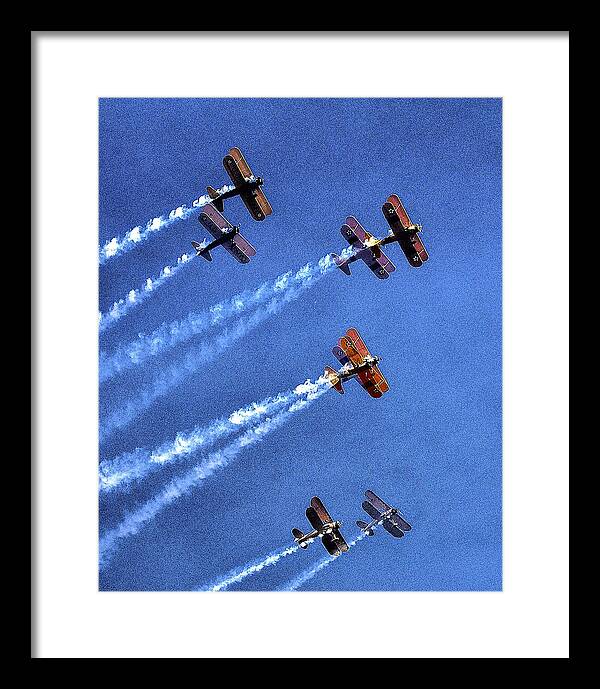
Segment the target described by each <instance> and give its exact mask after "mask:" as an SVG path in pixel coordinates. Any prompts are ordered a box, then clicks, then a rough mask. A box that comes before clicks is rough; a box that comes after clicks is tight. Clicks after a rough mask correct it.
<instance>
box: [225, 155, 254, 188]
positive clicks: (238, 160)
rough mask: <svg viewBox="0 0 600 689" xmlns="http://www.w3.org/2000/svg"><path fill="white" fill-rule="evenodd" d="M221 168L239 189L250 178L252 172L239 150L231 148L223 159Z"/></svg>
mask: <svg viewBox="0 0 600 689" xmlns="http://www.w3.org/2000/svg"><path fill="white" fill-rule="evenodd" d="M223 167H224V168H225V172H227V174H228V175H229V177H231V181H232V182H233V183H234V184H235V186H236V187H241V186H242V185H243V184H244V183H245V182H247V181H248V180H249V179H250V178H251V177H252V170H251V169H250V166H249V165H248V163H247V162H246V159H245V158H244V156H243V155H242V152H241V151H240V149H239V148H232V149H231V150H230V151H229V153H228V154H227V155H226V156H225V157H224V158H223Z"/></svg>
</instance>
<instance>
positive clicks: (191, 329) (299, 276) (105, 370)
mask: <svg viewBox="0 0 600 689" xmlns="http://www.w3.org/2000/svg"><path fill="white" fill-rule="evenodd" d="M352 251H353V250H352V248H351V247H349V248H348V249H347V250H346V252H345V253H344V252H342V256H343V257H344V258H347V257H348V256H349V255H351V253H352ZM332 268H335V263H334V262H333V260H332V259H331V257H330V256H324V257H323V258H322V259H321V260H320V261H318V262H317V264H316V265H313V264H311V263H308V264H307V265H305V266H304V267H302V268H300V270H298V271H297V272H296V273H295V274H294V273H292V272H291V271H289V272H287V273H283V274H282V275H279V276H278V277H277V278H276V279H275V280H273V281H272V282H265V283H263V284H262V285H260V286H259V287H258V288H257V289H254V290H246V291H245V292H242V293H240V294H236V295H235V296H234V297H232V298H231V299H229V300H227V301H223V302H220V303H218V304H215V305H214V306H212V307H211V308H210V309H208V310H207V311H205V312H203V313H193V312H192V313H190V314H188V316H186V318H184V319H183V320H180V321H173V322H171V323H163V324H162V325H161V326H159V327H158V328H157V329H156V330H154V331H153V332H152V333H150V334H149V335H143V334H140V335H138V339H137V340H134V341H133V342H130V343H128V344H126V345H122V346H120V347H118V348H117V350H116V351H115V352H114V353H113V354H112V355H110V356H108V355H107V354H105V353H104V352H101V353H100V382H103V381H105V380H107V379H109V378H111V377H112V376H114V375H116V374H118V373H120V372H121V371H124V370H126V369H128V368H131V367H133V366H137V365H138V364H141V363H143V362H144V361H146V360H147V359H148V358H150V357H153V356H157V355H159V354H161V353H164V352H165V351H167V350H169V349H171V348H173V347H176V346H177V345H180V344H183V343H184V342H186V341H188V340H189V339H191V338H192V337H195V336H196V335H201V334H202V333H204V332H206V331H207V330H209V329H210V328H213V327H214V326H217V325H221V324H223V323H225V322H226V321H227V320H229V319H230V318H233V317H237V316H241V315H242V314H243V313H245V312H247V311H249V310H250V309H253V308H256V307H258V306H261V305H263V304H265V303H267V302H268V301H269V300H272V299H275V298H277V297H284V296H285V295H286V293H288V292H292V293H294V298H295V296H298V294H297V292H296V290H297V288H298V286H299V285H300V286H307V285H306V283H308V282H310V284H311V285H314V284H315V283H316V281H317V279H319V278H321V277H323V276H324V275H326V274H327V273H328V272H329V271H330V270H332Z"/></svg>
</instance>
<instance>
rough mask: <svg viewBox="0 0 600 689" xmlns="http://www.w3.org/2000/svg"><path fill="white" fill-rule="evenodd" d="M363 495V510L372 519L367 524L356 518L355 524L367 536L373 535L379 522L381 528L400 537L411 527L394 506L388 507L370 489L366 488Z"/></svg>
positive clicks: (395, 536)
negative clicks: (364, 496)
mask: <svg viewBox="0 0 600 689" xmlns="http://www.w3.org/2000/svg"><path fill="white" fill-rule="evenodd" d="M365 495H366V496H367V499H366V500H365V501H364V502H363V504H362V507H363V510H364V511H365V512H366V513H367V514H368V515H369V517H371V519H372V521H371V522H370V523H368V524H367V522H363V521H361V520H358V521H357V522H356V525H357V526H358V528H359V529H362V531H364V532H365V533H366V534H367V536H373V534H374V533H375V532H374V531H373V529H374V527H375V526H377V525H378V524H381V525H382V526H383V528H384V529H385V530H386V531H387V532H388V533H390V534H392V536H394V538H402V536H404V534H405V533H406V532H408V531H410V530H411V529H412V526H411V525H410V524H409V523H408V522H407V521H406V520H405V519H404V518H403V517H402V516H401V515H400V512H398V510H397V509H396V508H395V507H390V505H388V504H387V503H386V502H383V500H382V499H381V498H380V497H379V496H378V495H375V493H374V492H373V491H372V490H368V491H367V492H366V493H365Z"/></svg>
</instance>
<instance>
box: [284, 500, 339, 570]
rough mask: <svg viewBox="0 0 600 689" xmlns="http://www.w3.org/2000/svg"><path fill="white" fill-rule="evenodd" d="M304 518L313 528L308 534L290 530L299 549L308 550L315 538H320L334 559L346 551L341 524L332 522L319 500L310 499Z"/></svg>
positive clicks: (298, 530)
mask: <svg viewBox="0 0 600 689" xmlns="http://www.w3.org/2000/svg"><path fill="white" fill-rule="evenodd" d="M306 518H307V519H308V521H309V522H310V525H311V526H312V527H313V530H312V531H311V532H310V533H307V534H305V533H302V531H301V530H300V529H292V535H293V536H294V540H295V541H296V543H297V544H298V545H299V546H300V547H301V548H303V549H304V548H308V546H309V545H310V543H311V542H312V541H313V540H314V539H315V538H319V537H320V538H321V541H322V543H323V546H324V547H325V549H326V550H327V552H328V553H329V554H330V555H333V556H334V557H337V556H338V555H340V554H341V553H345V552H346V551H347V550H348V544H347V543H346V541H345V540H344V537H343V536H342V534H341V533H340V527H341V525H342V523H341V522H337V521H333V519H332V518H331V517H330V516H329V512H327V510H326V509H325V507H324V506H323V503H322V502H321V500H320V499H319V498H317V497H314V498H311V501H310V505H309V506H308V507H307V508H306Z"/></svg>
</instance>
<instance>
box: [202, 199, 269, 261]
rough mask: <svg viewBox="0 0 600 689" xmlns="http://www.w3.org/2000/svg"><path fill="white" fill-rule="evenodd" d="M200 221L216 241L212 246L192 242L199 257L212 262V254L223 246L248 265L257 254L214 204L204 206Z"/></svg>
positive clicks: (236, 258) (237, 259)
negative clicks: (213, 250)
mask: <svg viewBox="0 0 600 689" xmlns="http://www.w3.org/2000/svg"><path fill="white" fill-rule="evenodd" d="M198 220H199V221H200V223H201V224H202V225H203V226H204V227H205V228H206V229H207V230H208V231H209V232H210V233H211V234H212V236H213V237H214V238H215V239H214V241H213V242H210V244H205V243H202V244H199V243H198V242H192V246H193V247H194V249H196V255H197V256H202V258H205V259H206V260H207V261H212V256H211V255H210V252H211V251H212V249H215V248H216V247H218V246H222V247H223V248H224V249H225V250H226V251H228V252H229V253H230V254H231V255H232V256H233V257H234V258H235V260H236V261H239V262H240V263H248V261H249V260H250V258H251V257H252V256H254V255H255V254H256V249H255V248H254V247H253V246H252V244H250V242H249V241H248V240H247V239H245V238H244V237H243V236H242V235H241V234H240V228H239V227H238V226H237V225H232V224H231V223H230V222H229V220H227V218H225V217H223V216H222V215H221V214H220V213H219V211H218V210H217V209H216V208H214V207H213V206H212V204H208V206H203V208H202V212H201V213H200V216H199V217H198Z"/></svg>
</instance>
